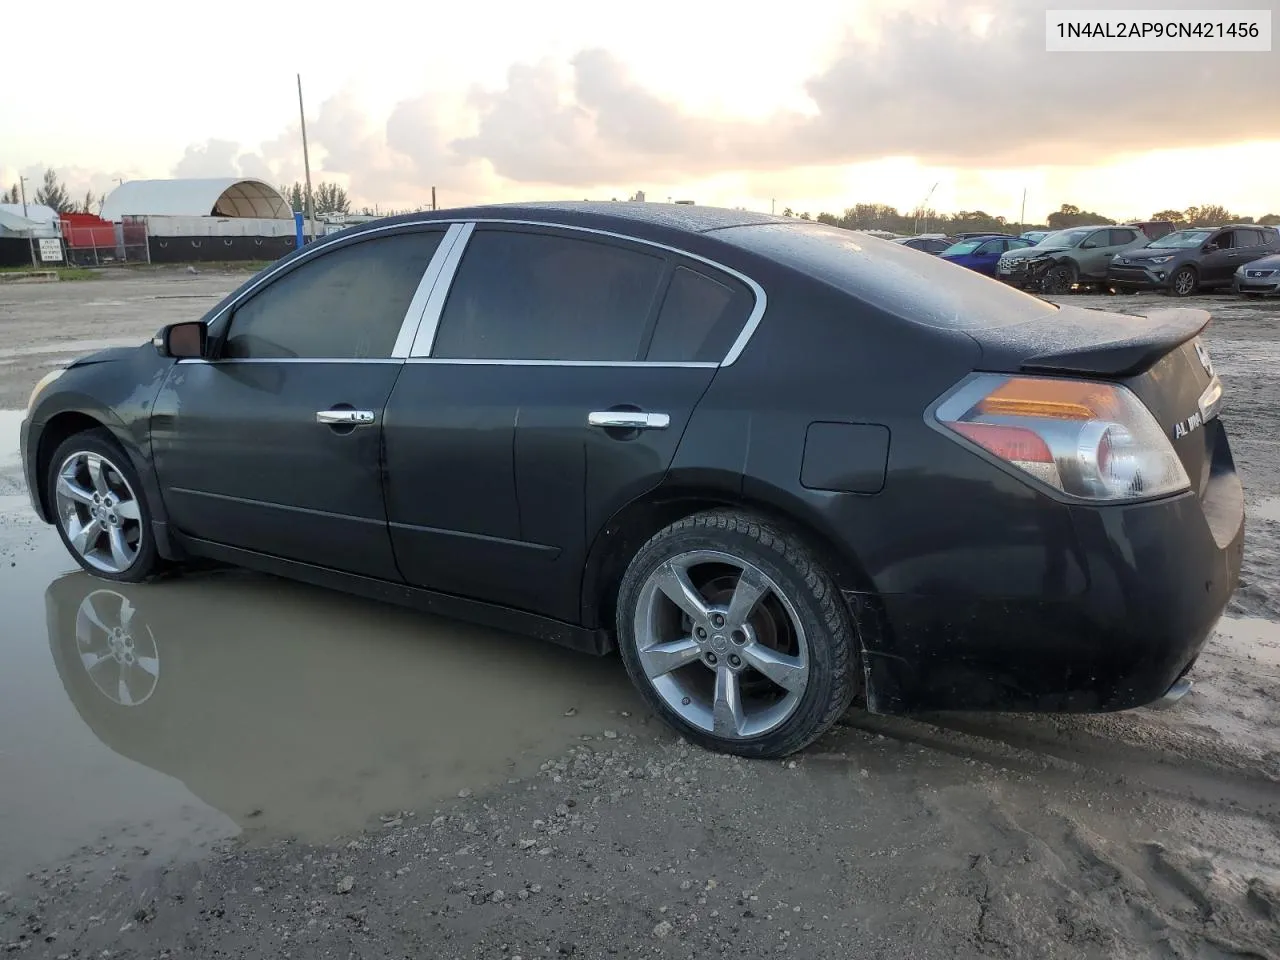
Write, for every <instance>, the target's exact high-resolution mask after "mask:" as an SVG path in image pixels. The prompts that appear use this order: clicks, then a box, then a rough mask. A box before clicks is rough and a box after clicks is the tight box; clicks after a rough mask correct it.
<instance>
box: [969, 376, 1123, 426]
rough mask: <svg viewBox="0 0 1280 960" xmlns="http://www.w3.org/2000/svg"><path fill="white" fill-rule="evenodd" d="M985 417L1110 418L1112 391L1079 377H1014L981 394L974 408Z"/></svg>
mask: <svg viewBox="0 0 1280 960" xmlns="http://www.w3.org/2000/svg"><path fill="white" fill-rule="evenodd" d="M974 411H975V412H976V413H982V414H986V415H987V416H1006V417H1045V418H1048V419H1050V420H1112V419H1114V418H1115V417H1116V414H1117V405H1116V398H1115V391H1114V390H1113V389H1111V388H1110V387H1109V386H1104V385H1101V384H1092V383H1089V382H1087V381H1079V380H1044V379H1032V378H1030V377H1013V378H1011V379H1009V380H1007V381H1006V382H1005V383H1003V384H1001V385H1000V386H999V387H997V388H996V389H995V390H993V391H992V392H991V393H990V394H988V395H987V396H985V397H983V398H982V400H980V401H979V402H978V405H977V406H976V407H975V408H974Z"/></svg>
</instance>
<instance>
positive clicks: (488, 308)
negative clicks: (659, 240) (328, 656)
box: [387, 223, 755, 622]
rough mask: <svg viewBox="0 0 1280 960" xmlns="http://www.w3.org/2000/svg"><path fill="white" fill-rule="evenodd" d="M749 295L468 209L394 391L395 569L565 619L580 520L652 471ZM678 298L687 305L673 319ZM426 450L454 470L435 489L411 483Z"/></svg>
mask: <svg viewBox="0 0 1280 960" xmlns="http://www.w3.org/2000/svg"><path fill="white" fill-rule="evenodd" d="M754 302H755V301H754V295H753V294H752V293H751V292H750V289H749V288H748V287H747V286H745V285H744V284H742V283H741V282H740V281H739V280H737V279H735V278H732V277H728V276H727V275H725V274H723V273H717V272H716V271H715V270H714V269H713V268H711V267H709V266H707V265H705V264H702V263H701V262H698V261H694V260H687V259H685V258H682V257H679V256H677V255H675V254H674V253H672V252H671V251H668V250H666V249H665V248H659V247H654V246H650V245H646V244H641V243H637V242H632V241H629V240H627V239H625V238H620V237H614V236H611V235H604V234H599V233H593V232H585V231H576V230H571V229H567V228H562V227H551V226H545V227H542V226H533V225H514V224H501V223H486V224H481V225H479V226H477V227H476V229H475V231H474V233H473V234H472V235H471V236H470V237H469V239H468V240H467V243H466V249H465V252H464V253H463V254H462V256H461V259H460V261H459V263H458V267H457V271H456V274H455V275H454V277H453V280H452V285H451V287H450V289H449V292H448V296H447V299H446V300H445V301H444V303H443V309H442V311H441V314H440V317H439V322H438V326H437V327H436V328H435V329H434V330H432V329H430V327H431V318H430V312H429V313H428V317H427V318H426V319H425V320H424V322H423V325H422V330H421V332H420V333H419V339H418V342H417V343H415V345H414V349H413V356H412V357H411V358H410V360H409V362H408V363H407V364H406V367H405V374H404V376H403V378H402V380H401V382H400V383H399V384H398V385H397V386H396V389H395V391H394V392H393V394H392V397H391V401H390V404H389V407H388V413H387V458H388V484H389V486H388V510H389V515H390V519H391V533H392V538H393V541H394V543H395V549H396V556H397V558H398V559H399V562H400V567H401V569H402V570H404V573H405V576H406V578H408V579H409V581H410V582H412V583H415V584H417V585H420V586H424V587H429V588H432V589H444V590H447V591H448V592H452V593H458V594H462V595H466V596H470V597H473V598H477V599H482V600H489V601H493V602H498V603H502V604H506V605H510V606H515V607H518V608H520V609H524V610H528V611H531V612H534V613H540V614H543V615H546V616H550V617H555V618H557V619H561V620H567V621H571V622H572V621H577V620H578V619H579V617H580V611H581V585H582V573H583V566H584V562H585V558H586V553H587V550H588V547H589V544H590V542H591V540H592V538H593V537H594V535H595V533H596V532H597V531H599V530H600V529H601V527H602V526H603V525H604V523H605V522H606V521H607V520H608V518H609V517H610V516H612V515H613V514H614V513H615V512H616V511H617V510H618V509H620V508H621V507H622V506H623V505H625V504H626V503H628V502H629V501H631V500H632V499H634V498H635V497H637V496H639V495H641V494H643V493H644V492H646V491H647V490H650V489H652V488H653V487H655V486H657V485H658V484H659V483H660V482H661V480H662V478H663V476H664V475H665V473H666V471H667V469H668V467H669V465H670V463H671V460H672V457H673V456H674V454H675V450H676V447H677V445H678V444H679V441H680V437H681V435H682V433H683V431H684V428H685V425H686V423H687V422H688V419H689V417H690V415H691V414H692V412H693V409H694V406H695V405H696V404H697V402H698V400H699V399H700V398H701V396H702V395H703V393H704V392H705V391H706V389H707V387H708V386H709V385H710V383H711V379H712V377H713V376H714V375H715V372H716V369H717V366H718V362H719V361H720V360H721V359H722V358H723V357H724V355H725V353H726V352H727V351H728V349H729V344H730V343H731V342H732V340H733V339H734V338H736V337H737V335H738V333H739V332H740V331H741V329H742V327H743V324H744V323H745V320H746V317H747V315H748V314H749V313H750V309H751V307H750V304H753V303H754ZM681 311H682V312H683V314H684V315H686V316H687V315H688V314H690V313H693V314H696V317H695V321H697V322H679V321H677V320H673V319H672V317H673V316H674V314H675V313H677V312H681ZM676 358H680V359H676ZM427 398H430V399H431V401H432V403H433V404H434V408H433V409H430V410H429V409H428V407H427V405H426V403H425V402H424V401H425V400H426V399H427ZM409 408H413V409H412V410H410V409H409ZM410 423H412V424H413V425H414V426H413V429H410V428H409V426H408V425H409V424H410ZM468 424H474V425H475V426H474V427H469V426H466V425H468ZM476 429H483V430H484V431H485V432H486V433H487V434H489V435H490V436H491V438H492V441H491V442H490V441H489V440H485V439H482V438H479V437H477V436H476V435H475V433H474V431H475V430H476ZM441 451H443V453H441ZM438 456H439V457H442V458H443V459H444V461H445V463H446V465H447V467H452V468H454V470H453V472H448V470H447V468H446V469H442V470H441V471H439V472H438V474H437V476H436V477H435V478H434V479H433V481H432V485H431V486H430V490H431V491H432V493H433V494H434V496H433V497H423V496H418V495H415V491H414V489H413V487H412V484H413V482H414V478H417V477H420V476H421V475H422V472H423V471H424V470H426V469H427V468H428V466H429V464H430V462H431V460H432V459H433V458H435V457H438ZM464 461H466V463H468V464H471V465H472V466H471V468H470V469H468V470H465V471H463V470H459V469H457V468H459V467H461V466H462V465H463V463H464Z"/></svg>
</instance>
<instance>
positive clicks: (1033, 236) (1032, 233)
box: [1019, 230, 1053, 243]
mask: <svg viewBox="0 0 1280 960" xmlns="http://www.w3.org/2000/svg"><path fill="white" fill-rule="evenodd" d="M1051 233H1053V231H1052V230H1028V231H1027V232H1026V233H1023V234H1019V236H1020V237H1021V238H1022V239H1023V240H1030V241H1031V242H1032V243H1039V242H1040V241H1041V240H1043V239H1044V238H1045V237H1047V236H1049V234H1051Z"/></svg>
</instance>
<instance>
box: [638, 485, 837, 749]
mask: <svg viewBox="0 0 1280 960" xmlns="http://www.w3.org/2000/svg"><path fill="white" fill-rule="evenodd" d="M617 629H618V645H619V647H620V649H621V653H622V658H623V661H624V663H625V664H626V668H627V672H628V674H629V675H630V676H631V679H632V681H633V682H634V683H635V684H636V686H637V687H638V688H639V690H640V693H641V694H642V695H643V696H644V698H645V699H646V700H647V701H648V702H649V703H650V704H651V705H652V706H653V708H654V709H655V710H656V711H657V712H658V713H659V714H660V715H661V716H662V717H663V718H664V719H665V720H666V721H667V722H668V723H670V724H671V725H672V726H673V727H675V728H676V729H677V730H678V731H680V732H681V733H683V734H684V735H685V736H687V737H689V738H690V739H691V740H693V741H695V742H697V743H700V744H702V745H703V746H706V747H709V748H711V749H715V750H721V751H724V752H727V753H735V754H739V755H741V756H747V757H779V756H785V755H787V754H790V753H794V752H795V751H797V750H800V749H802V748H804V747H805V746H807V745H809V744H810V743H812V742H813V741H814V740H816V739H817V738H818V737H819V736H821V735H822V734H823V733H824V732H826V731H827V730H828V729H829V728H830V727H831V725H832V724H834V723H835V721H836V719H837V718H839V716H840V715H841V714H842V713H843V712H844V711H845V710H846V709H847V708H848V706H849V704H850V703H851V702H852V700H853V697H854V695H855V692H856V690H857V688H858V660H859V658H858V649H857V640H856V633H855V630H854V625H853V622H852V620H851V618H850V614H849V610H848V608H847V606H846V605H845V604H844V602H843V600H842V598H841V596H840V593H839V591H838V590H837V589H836V587H835V584H834V583H833V582H832V580H831V577H830V576H829V575H828V573H827V572H826V571H825V570H824V569H823V567H822V566H821V564H820V563H819V562H818V561H817V559H816V558H815V557H814V555H813V554H812V553H811V551H810V550H809V549H808V547H807V546H806V545H805V544H804V543H803V541H802V540H801V539H800V538H799V537H797V536H795V535H794V534H792V533H790V532H787V531H784V530H782V529H780V528H778V527H776V526H774V525H773V524H771V523H770V522H768V521H766V520H763V519H761V518H759V517H756V516H753V515H751V514H749V513H745V512H742V511H736V510H714V511H709V512H706V513H699V514H695V515H694V516H691V517H687V518H685V519H683V520H679V521H677V522H676V523H673V524H671V525H670V526H668V527H666V528H665V529H663V530H661V531H659V532H658V533H657V534H655V535H654V536H653V537H652V538H651V539H650V540H649V542H648V543H646V544H645V545H644V546H643V547H641V548H640V550H639V551H638V552H637V553H636V555H635V557H634V558H633V559H632V561H631V564H630V566H629V567H628V568H627V571H626V574H625V575H624V577H623V580H622V584H621V587H620V589H619V593H618V604H617Z"/></svg>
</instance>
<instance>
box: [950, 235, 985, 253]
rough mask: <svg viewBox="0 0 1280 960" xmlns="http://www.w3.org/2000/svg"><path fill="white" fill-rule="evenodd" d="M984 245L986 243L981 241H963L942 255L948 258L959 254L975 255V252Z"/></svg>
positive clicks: (954, 244) (953, 245)
mask: <svg viewBox="0 0 1280 960" xmlns="http://www.w3.org/2000/svg"><path fill="white" fill-rule="evenodd" d="M984 243H986V241H985V240H981V239H979V240H961V241H960V242H959V243H953V244H952V245H951V246H949V247H947V249H945V250H943V251H942V255H943V256H944V257H947V256H951V255H953V254H957V253H973V251H975V250H977V249H978V248H979V247H980V246H982V245H983V244H984Z"/></svg>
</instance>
